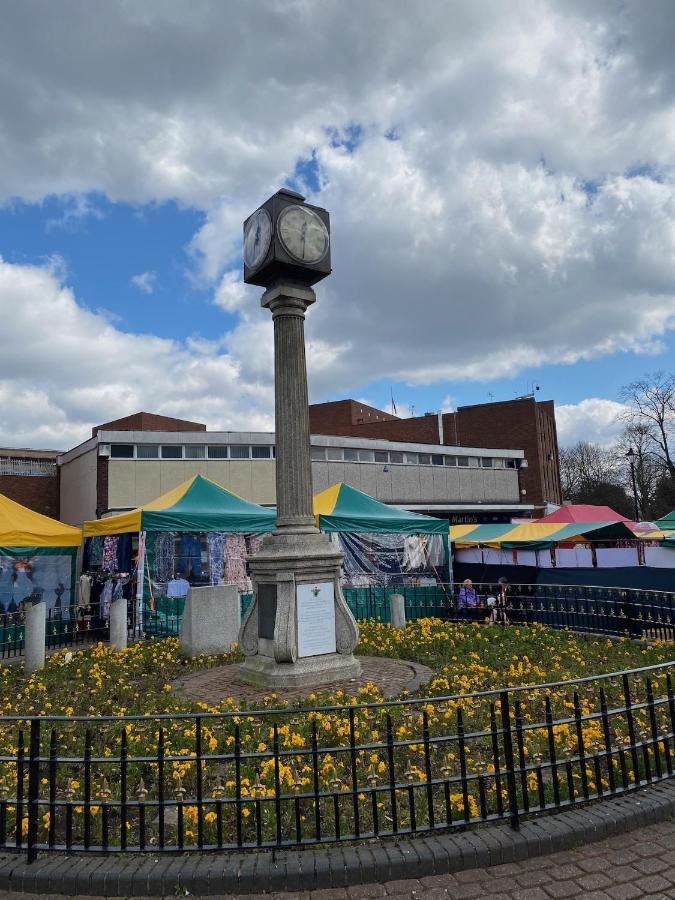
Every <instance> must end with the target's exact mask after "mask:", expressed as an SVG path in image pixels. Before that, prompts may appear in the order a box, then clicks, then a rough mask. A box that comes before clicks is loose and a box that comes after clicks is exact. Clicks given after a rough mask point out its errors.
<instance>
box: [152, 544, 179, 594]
mask: <svg viewBox="0 0 675 900" xmlns="http://www.w3.org/2000/svg"><path fill="white" fill-rule="evenodd" d="M175 567H176V532H175V531H166V532H162V533H161V534H158V535H156V536H155V563H154V568H155V581H158V582H160V583H162V584H166V582H167V581H170V580H171V579H172V578H173V576H174V575H175V574H176V568H175Z"/></svg>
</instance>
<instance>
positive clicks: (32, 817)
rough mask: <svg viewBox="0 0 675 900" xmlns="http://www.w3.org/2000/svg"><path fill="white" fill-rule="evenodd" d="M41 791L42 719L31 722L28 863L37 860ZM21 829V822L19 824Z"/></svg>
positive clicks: (34, 719) (18, 826)
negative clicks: (39, 797)
mask: <svg viewBox="0 0 675 900" xmlns="http://www.w3.org/2000/svg"><path fill="white" fill-rule="evenodd" d="M39 790H40V719H39V718H33V719H31V720H30V745H29V748H28V835H27V850H28V862H29V863H33V862H35V860H36V859H37V842H38V841H37V833H38V812H39V808H38V794H39ZM17 828H21V822H17Z"/></svg>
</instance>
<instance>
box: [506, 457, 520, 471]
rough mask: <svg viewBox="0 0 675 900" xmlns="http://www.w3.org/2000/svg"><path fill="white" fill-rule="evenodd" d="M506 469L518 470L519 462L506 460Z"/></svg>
mask: <svg viewBox="0 0 675 900" xmlns="http://www.w3.org/2000/svg"><path fill="white" fill-rule="evenodd" d="M506 468H507V469H517V468H518V465H517V460H515V459H507V460H506Z"/></svg>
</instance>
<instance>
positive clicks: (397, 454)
mask: <svg viewBox="0 0 675 900" xmlns="http://www.w3.org/2000/svg"><path fill="white" fill-rule="evenodd" d="M389 459H390V461H391V462H393V463H402V462H403V454H402V453H401V451H400V450H392V451H391V452H390V454H389Z"/></svg>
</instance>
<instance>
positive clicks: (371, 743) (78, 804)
mask: <svg viewBox="0 0 675 900" xmlns="http://www.w3.org/2000/svg"><path fill="white" fill-rule="evenodd" d="M673 669H675V662H671V663H665V664H660V665H654V666H649V667H646V668H642V669H636V670H631V671H626V672H618V673H612V674H608V675H600V676H595V677H591V678H583V679H576V680H574V681H568V682H560V683H555V684H546V685H535V686H528V687H513V688H508V689H503V690H499V689H495V690H491V691H483V692H480V693H475V694H471V695H464V696H462V695H452V696H443V697H428V698H421V699H419V698H413V699H409V700H406V701H399V702H394V703H388V702H380V703H370V704H360V705H354V706H347V707H344V706H331V707H323V708H311V709H307V708H303V709H297V708H296V709H287V708H283V709H277V710H271V709H267V710H263V711H248V710H246V711H240V712H231V713H223V714H200V715H187V714H183V715H173V716H172V715H149V716H131V717H119V718H113V717H91V718H78V717H74V718H64V717H40V718H26V717H24V718H8V717H4V718H3V719H2V726H3V734H4V739H3V745H4V747H5V748H8V747H10V748H12V749H11V752H10V751H8V750H7V749H5V750H4V752H3V754H2V755H0V847H2V848H4V849H16V850H22V851H25V852H27V854H28V859H29V860H31V861H32V860H33V859H35V856H36V854H37V852H38V851H40V850H52V851H68V852H74V851H77V852H81V851H94V852H99V851H106V852H125V851H134V852H152V853H159V852H168V851H171V852H177V851H178V852H185V851H197V850H198V851H208V850H221V849H236V848H260V847H292V846H306V845H315V844H324V843H330V842H336V841H355V840H361V839H369V838H374V837H378V836H379V837H384V836H396V835H409V834H415V833H425V832H433V831H436V830H440V829H443V830H445V829H452V828H457V827H460V828H464V827H466V826H467V825H471V824H473V823H485V822H491V821H496V820H507V821H509V822H510V823H511V825H512V827H514V828H517V827H518V826H519V821H520V819H521V817H522V816H526V815H530V814H533V813H538V812H544V811H550V810H552V809H564V808H569V807H571V806H574V805H576V804H579V803H583V802H586V801H589V800H601V799H603V798H606V797H612V796H616V795H618V794H623V793H625V792H628V791H631V790H634V789H636V788H639V787H641V786H643V785H645V784H651V783H654V782H659V781H662V780H664V779H667V778H670V777H671V776H672V775H673V756H674V753H675V742H674V731H675V696H674V694H673V683H672V674H673Z"/></svg>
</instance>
